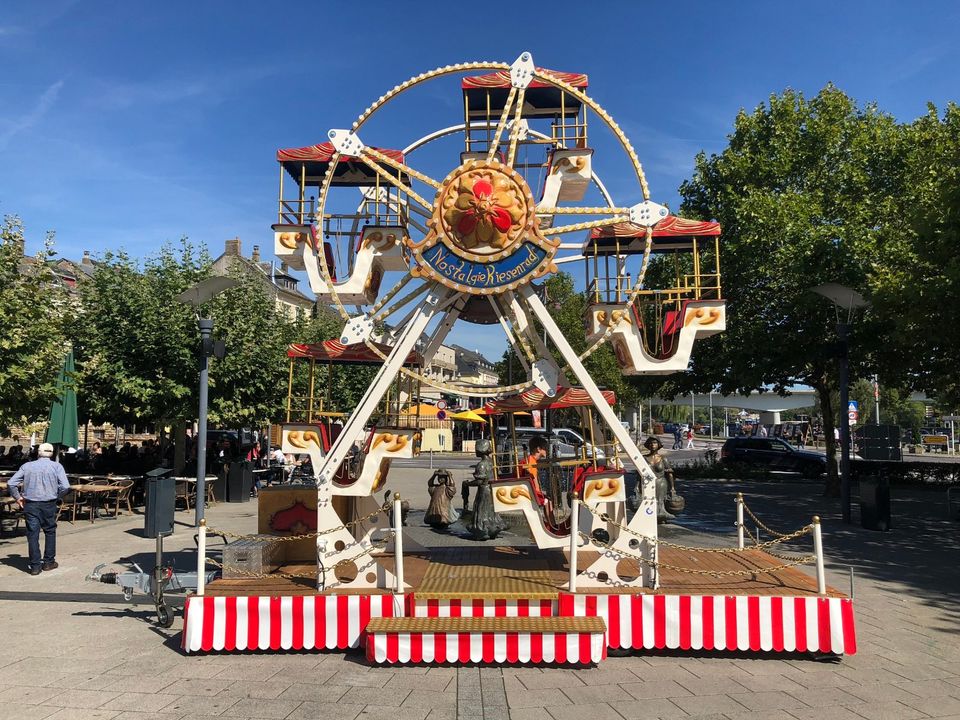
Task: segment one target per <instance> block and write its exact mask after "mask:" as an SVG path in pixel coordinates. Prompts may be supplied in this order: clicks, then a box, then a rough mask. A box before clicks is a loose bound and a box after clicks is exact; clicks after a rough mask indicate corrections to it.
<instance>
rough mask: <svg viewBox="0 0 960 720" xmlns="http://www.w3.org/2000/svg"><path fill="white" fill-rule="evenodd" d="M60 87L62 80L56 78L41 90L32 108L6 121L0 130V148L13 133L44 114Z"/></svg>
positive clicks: (52, 102)
mask: <svg viewBox="0 0 960 720" xmlns="http://www.w3.org/2000/svg"><path fill="white" fill-rule="evenodd" d="M61 88H63V80H57V81H56V82H55V83H53V85H51V86H50V87H48V88H47V89H46V90H44V91H43V94H42V95H41V96H40V99H39V100H37V104H36V105H35V106H34V108H33V110H31V111H30V112H28V113H27V114H26V115H22V116H20V117H18V118H14V119H9V120H8V121H7V127H6V128H4V129H3V130H0V150H2V149H4V148H6V147H7V145H8V144H9V143H10V141H11V140H12V139H13V137H14V136H15V135H17V134H18V133H21V132H23V131H24V130H29V129H30V128H32V127H33V126H34V125H36V124H37V123H38V122H40V121H41V120H42V119H43V116H44V115H46V114H47V112H49V110H50V108H52V107H53V105H54V103H56V102H57V97H58V96H59V95H60V90H61Z"/></svg>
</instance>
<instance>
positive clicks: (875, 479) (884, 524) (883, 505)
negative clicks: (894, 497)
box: [860, 473, 890, 532]
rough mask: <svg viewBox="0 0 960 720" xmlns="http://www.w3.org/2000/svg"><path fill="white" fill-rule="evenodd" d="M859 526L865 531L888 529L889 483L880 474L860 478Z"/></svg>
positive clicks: (884, 476) (885, 477)
mask: <svg viewBox="0 0 960 720" xmlns="http://www.w3.org/2000/svg"><path fill="white" fill-rule="evenodd" d="M860 524H861V525H862V526H863V527H864V528H866V529H867V530H880V531H884V532H885V531H887V530H889V529H890V481H889V480H888V479H887V476H886V475H884V474H882V473H880V474H877V475H868V476H866V477H862V478H860Z"/></svg>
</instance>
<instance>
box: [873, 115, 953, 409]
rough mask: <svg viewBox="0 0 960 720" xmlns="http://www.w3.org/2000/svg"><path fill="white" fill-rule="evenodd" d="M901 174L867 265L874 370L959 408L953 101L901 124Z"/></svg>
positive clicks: (951, 406)
mask: <svg viewBox="0 0 960 720" xmlns="http://www.w3.org/2000/svg"><path fill="white" fill-rule="evenodd" d="M905 138H906V139H905V142H904V147H905V153H904V154H905V159H904V162H903V166H904V174H905V176H906V179H905V182H904V184H903V189H902V192H901V193H900V194H899V195H898V196H897V197H896V198H895V200H896V201H897V202H898V203H899V213H898V215H897V221H896V222H891V223H890V224H889V225H888V227H887V228H886V236H887V237H886V239H887V244H888V256H887V258H886V262H884V263H882V264H880V265H878V266H877V267H875V268H874V293H873V298H872V299H873V302H874V305H875V307H876V308H877V311H878V316H879V317H881V318H882V319H883V322H884V324H885V327H884V328H883V334H882V336H883V337H884V338H886V339H889V342H887V343H885V344H883V345H881V346H880V347H878V348H877V356H878V364H879V365H880V374H881V377H884V378H887V379H890V380H893V381H896V382H897V384H902V385H905V386H910V387H913V388H915V389H918V390H923V391H926V392H927V393H928V394H930V395H931V396H934V397H936V398H937V399H938V402H939V403H940V404H941V405H942V406H944V407H946V408H952V409H957V408H960V380H958V374H957V370H956V368H957V360H958V357H960V327H958V324H957V323H956V322H953V321H952V320H951V319H950V318H951V317H952V314H953V310H954V308H955V306H956V304H957V298H958V297H960V292H958V288H960V255H958V253H957V246H958V244H960V107H958V106H957V105H955V104H952V103H951V104H950V105H948V106H947V108H946V110H945V111H944V113H943V115H942V117H941V116H940V114H939V113H938V111H937V109H936V108H935V107H934V106H932V105H931V106H929V108H928V112H927V113H926V115H924V116H923V117H921V118H919V119H918V120H916V121H915V122H913V123H912V124H911V125H909V126H908V127H907V128H906V129H905Z"/></svg>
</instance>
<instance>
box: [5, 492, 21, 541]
mask: <svg viewBox="0 0 960 720" xmlns="http://www.w3.org/2000/svg"><path fill="white" fill-rule="evenodd" d="M8 517H9V518H13V519H14V521H15V522H14V524H13V529H12V530H11V531H10V532H12V533H15V532H16V531H17V528H19V527H20V521H21V520H22V519H23V510H21V509H20V506H19V505H18V504H17V501H16V500H14V499H13V498H12V497H5V498H0V533H3V531H4V530H3V521H4V520H6V519H7V518H8Z"/></svg>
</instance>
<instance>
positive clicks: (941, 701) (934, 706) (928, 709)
mask: <svg viewBox="0 0 960 720" xmlns="http://www.w3.org/2000/svg"><path fill="white" fill-rule="evenodd" d="M903 704H905V705H908V706H909V707H911V708H914V709H916V710H919V711H920V712H923V713H926V714H927V715H930V716H931V717H942V716H944V715H958V714H960V699H958V698H955V697H938V698H928V699H925V700H910V701H903Z"/></svg>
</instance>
